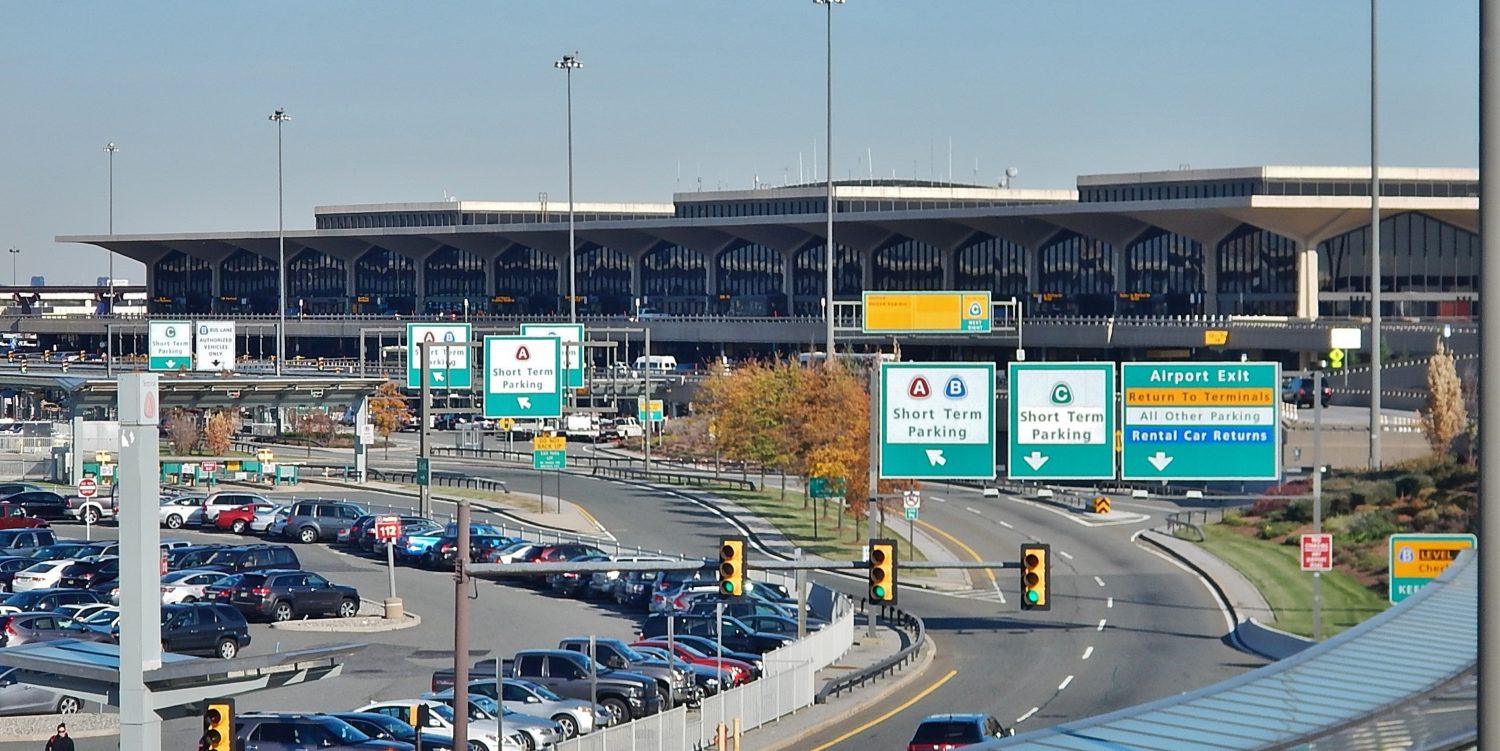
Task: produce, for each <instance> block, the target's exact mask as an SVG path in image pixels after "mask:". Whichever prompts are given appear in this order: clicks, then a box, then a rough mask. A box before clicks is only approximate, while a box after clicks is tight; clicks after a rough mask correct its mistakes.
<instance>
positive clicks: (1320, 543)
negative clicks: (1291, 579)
mask: <svg viewBox="0 0 1500 751" xmlns="http://www.w3.org/2000/svg"><path fill="white" fill-rule="evenodd" d="M1302 570H1303V571H1332V570H1333V535H1331V534H1328V533H1326V532H1322V533H1319V534H1315V535H1313V534H1308V535H1303V536H1302Z"/></svg>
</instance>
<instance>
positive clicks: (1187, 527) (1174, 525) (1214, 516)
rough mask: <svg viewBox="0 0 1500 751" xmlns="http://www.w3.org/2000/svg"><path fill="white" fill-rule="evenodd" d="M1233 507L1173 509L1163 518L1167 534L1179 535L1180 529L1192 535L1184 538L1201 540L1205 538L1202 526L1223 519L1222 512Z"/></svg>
mask: <svg viewBox="0 0 1500 751" xmlns="http://www.w3.org/2000/svg"><path fill="white" fill-rule="evenodd" d="M1235 508H1236V507H1233V506H1230V507H1220V508H1201V509H1185V510H1182V511H1174V512H1172V513H1170V514H1167V516H1166V519H1165V521H1166V524H1167V534H1169V535H1172V536H1174V537H1181V536H1182V535H1179V534H1178V532H1179V531H1180V532H1184V533H1187V534H1189V535H1192V537H1191V538H1186V539H1192V540H1193V541H1194V542H1203V541H1204V540H1206V539H1207V537H1206V536H1205V535H1204V533H1203V528H1204V527H1206V526H1208V525H1210V524H1217V523H1219V522H1221V521H1224V512H1225V511H1226V510H1229V511H1232V510H1235Z"/></svg>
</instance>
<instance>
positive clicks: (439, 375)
mask: <svg viewBox="0 0 1500 751" xmlns="http://www.w3.org/2000/svg"><path fill="white" fill-rule="evenodd" d="M432 380H433V381H436V382H437V383H442V382H443V371H441V370H438V371H433V372H432Z"/></svg>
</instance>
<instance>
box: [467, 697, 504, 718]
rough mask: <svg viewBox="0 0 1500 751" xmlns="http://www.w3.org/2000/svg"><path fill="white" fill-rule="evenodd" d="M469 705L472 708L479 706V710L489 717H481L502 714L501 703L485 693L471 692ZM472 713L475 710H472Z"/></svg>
mask: <svg viewBox="0 0 1500 751" xmlns="http://www.w3.org/2000/svg"><path fill="white" fill-rule="evenodd" d="M469 707H470V709H471V710H472V709H475V708H477V709H479V711H481V712H483V713H484V714H486V715H488V717H483V718H480V719H489V717H494V716H495V715H497V714H500V704H499V703H497V702H496V701H495V700H494V699H491V698H490V697H488V696H485V695H484V694H471V695H470V696H469ZM470 714H471V715H472V714H473V712H472V711H471V712H470Z"/></svg>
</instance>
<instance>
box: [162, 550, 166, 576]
mask: <svg viewBox="0 0 1500 751" xmlns="http://www.w3.org/2000/svg"><path fill="white" fill-rule="evenodd" d="M161 575H162V576H166V575H167V551H165V550H163V551H161Z"/></svg>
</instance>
